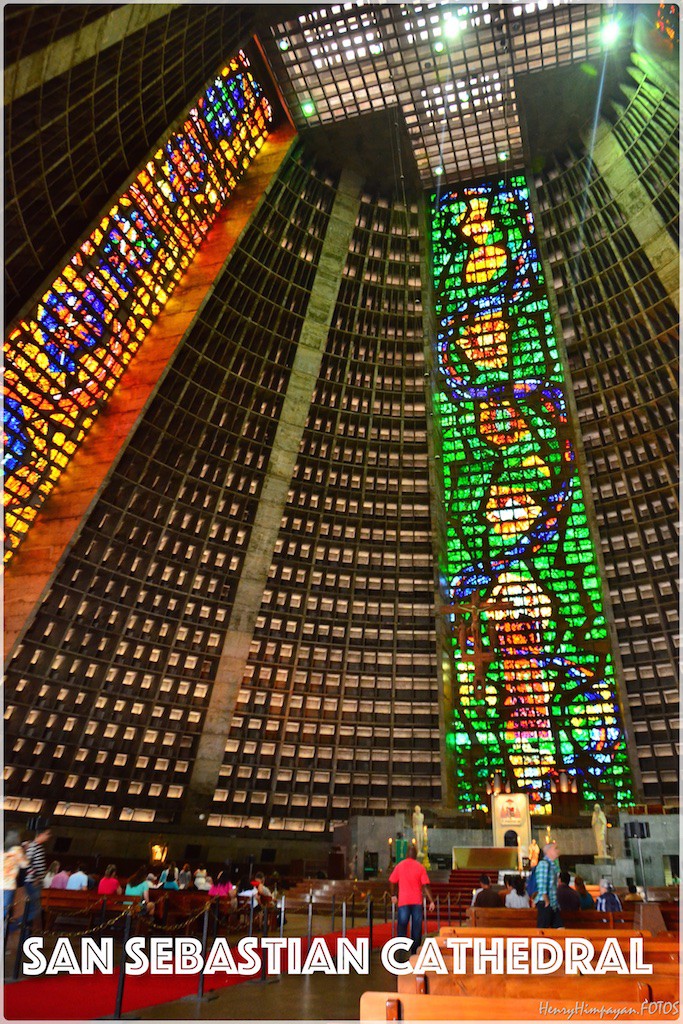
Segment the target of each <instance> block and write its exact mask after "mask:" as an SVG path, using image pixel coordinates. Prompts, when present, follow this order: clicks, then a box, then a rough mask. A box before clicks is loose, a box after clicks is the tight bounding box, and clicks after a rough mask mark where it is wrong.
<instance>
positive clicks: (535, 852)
mask: <svg viewBox="0 0 683 1024" xmlns="http://www.w3.org/2000/svg"><path fill="white" fill-rule="evenodd" d="M540 855H541V848H540V846H539V845H538V843H537V842H536V840H535V839H532V840H531V842H530V843H529V868H535V867H536V865H537V864H538V858H539V857H540Z"/></svg>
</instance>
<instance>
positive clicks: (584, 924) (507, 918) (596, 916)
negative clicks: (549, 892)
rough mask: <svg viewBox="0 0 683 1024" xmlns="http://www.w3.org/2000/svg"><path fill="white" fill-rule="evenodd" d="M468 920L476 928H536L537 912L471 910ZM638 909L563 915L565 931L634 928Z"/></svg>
mask: <svg viewBox="0 0 683 1024" xmlns="http://www.w3.org/2000/svg"><path fill="white" fill-rule="evenodd" d="M466 914H467V921H468V922H469V924H471V925H472V926H473V927H475V928H503V929H510V928H514V929H517V928H520V927H521V928H534V927H535V926H536V920H537V918H536V911H535V909H529V910H509V909H506V908H505V907H501V908H500V910H499V909H498V908H497V907H468V908H467V912H466ZM634 916H635V910H634V908H633V904H631V905H630V906H629V907H627V908H625V909H624V910H619V911H615V913H613V914H610V913H606V912H604V911H599V910H577V911H576V912H575V913H564V914H563V915H562V920H563V922H564V925H565V927H566V928H579V929H583V930H585V929H587V928H592V927H595V928H609V929H614V928H633V920H634Z"/></svg>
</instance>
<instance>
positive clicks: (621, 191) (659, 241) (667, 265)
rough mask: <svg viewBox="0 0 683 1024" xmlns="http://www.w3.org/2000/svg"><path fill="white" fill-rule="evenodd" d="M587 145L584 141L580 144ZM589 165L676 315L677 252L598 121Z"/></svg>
mask: <svg viewBox="0 0 683 1024" xmlns="http://www.w3.org/2000/svg"><path fill="white" fill-rule="evenodd" d="M584 141H585V142H586V143H587V145H588V139H586V140H584ZM593 163H594V164H595V166H596V168H597V170H598V171H599V172H600V175H601V177H602V178H604V180H605V182H606V183H607V186H608V187H609V190H610V192H611V193H612V195H613V196H614V199H615V202H616V203H617V204H618V206H619V208H620V210H621V211H622V213H623V214H624V216H625V218H626V220H627V222H628V226H629V228H630V229H631V231H632V232H633V234H634V235H635V236H636V238H637V239H638V241H639V242H640V244H641V246H642V247H643V250H644V252H645V253H646V255H647V258H648V259H649V261H650V263H651V264H652V266H653V268H654V270H655V273H656V274H657V276H658V277H659V279H660V281H661V282H662V284H663V286H664V289H665V291H666V293H667V295H668V297H669V299H670V300H671V302H672V303H673V305H674V306H675V307H676V309H677V310H679V311H680V295H679V269H678V260H679V254H678V248H677V247H676V244H675V243H674V241H673V239H672V238H671V236H670V235H669V233H668V231H667V230H666V226H665V224H664V221H663V220H662V218H661V217H660V215H659V213H657V211H656V210H655V208H654V207H653V205H652V202H651V201H650V197H649V196H648V194H647V192H646V191H645V188H644V187H643V185H642V184H641V182H640V180H639V179H638V175H637V174H636V172H635V170H634V169H633V166H632V165H631V163H630V161H629V159H628V157H627V156H626V153H625V152H624V150H623V148H622V146H621V144H620V142H619V140H618V139H617V138H616V137H615V136H614V134H613V132H612V130H611V128H610V126H609V124H608V123H607V122H606V121H600V123H599V125H598V130H597V133H596V139H595V148H594V150H593Z"/></svg>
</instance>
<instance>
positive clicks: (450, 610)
mask: <svg viewBox="0 0 683 1024" xmlns="http://www.w3.org/2000/svg"><path fill="white" fill-rule="evenodd" d="M508 608H515V604H514V603H513V602H512V601H487V600H486V599H485V598H483V597H482V595H481V594H479V593H476V594H474V596H473V598H472V601H471V602H470V603H469V604H465V603H460V604H450V605H445V606H444V607H443V608H442V609H441V610H442V611H443V612H444V614H446V615H448V616H451V615H453V614H455V620H456V621H455V623H454V625H455V626H457V636H458V647H459V648H460V658H461V660H462V661H469V662H472V663H473V664H474V693H475V695H476V696H477V697H481V696H483V694H484V692H485V689H486V671H487V669H488V667H489V665H490V664H491V662H492V661H495V658H496V646H497V639H498V638H497V636H496V630H495V626H494V624H493V623H492V622H489V621H485V622H484V628H485V630H486V635H487V636H488V639H489V647H488V648H486V647H484V644H483V634H482V622H481V615H482V612H490V611H505V610H506V609H508ZM470 640H471V647H472V653H470V650H469V644H468V641H470Z"/></svg>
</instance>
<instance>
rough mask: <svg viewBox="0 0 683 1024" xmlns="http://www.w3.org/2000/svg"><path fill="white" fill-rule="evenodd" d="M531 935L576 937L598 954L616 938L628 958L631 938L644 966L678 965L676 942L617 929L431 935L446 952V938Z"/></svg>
mask: <svg viewBox="0 0 683 1024" xmlns="http://www.w3.org/2000/svg"><path fill="white" fill-rule="evenodd" d="M533 936H539V937H545V938H549V939H556V940H559V941H562V940H563V939H568V938H579V939H588V940H589V941H590V942H592V943H593V945H594V946H595V947H596V950H597V951H599V950H600V949H601V948H602V945H603V943H604V941H605V939H607V938H613V939H616V940H617V942H618V943H619V948H620V949H622V950H623V951H624V953H625V954H626V955H627V956H628V951H629V943H630V940H631V939H632V938H642V939H643V960H644V962H645V963H651V964H656V965H658V966H657V969H659V965H660V964H666V963H678V962H679V959H680V947H679V944H678V941H677V939H672V938H669V937H665V938H662V936H661V934H660V935H657V936H651V935H650V934H649V932H636V931H633V932H627V931H625V930H620V931H618V932H609V931H598V930H597V929H595V930H593V929H589V930H588V931H578V930H577V931H573V930H570V929H557V928H549V929H545V930H544V929H540V928H515V929H510V931H503V930H502V929H495V928H455V927H450V928H449V927H446V928H442V929H441V930H440V932H439V934H438V936H434V937H435V938H437V939H438V944H439V948H440V949H443V950H446V948H447V947H446V940H447V939H449V938H461V939H468V938H481V939H485V940H486V941H487V942H490V940H491V939H494V938H501V939H512V938H532V937H533Z"/></svg>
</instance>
